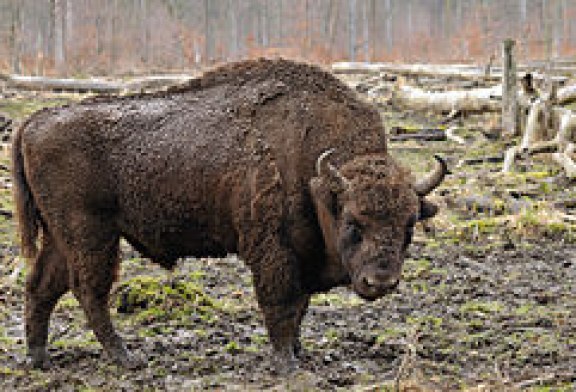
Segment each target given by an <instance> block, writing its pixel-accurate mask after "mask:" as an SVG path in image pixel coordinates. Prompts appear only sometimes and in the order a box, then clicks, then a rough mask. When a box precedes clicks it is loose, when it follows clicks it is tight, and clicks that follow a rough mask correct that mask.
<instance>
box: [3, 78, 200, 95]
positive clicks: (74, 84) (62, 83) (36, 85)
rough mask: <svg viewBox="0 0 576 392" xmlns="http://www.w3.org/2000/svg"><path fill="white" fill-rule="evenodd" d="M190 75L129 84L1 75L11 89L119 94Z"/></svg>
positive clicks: (160, 85)
mask: <svg viewBox="0 0 576 392" xmlns="http://www.w3.org/2000/svg"><path fill="white" fill-rule="evenodd" d="M191 78H192V76H190V75H157V76H147V77H142V78H137V79H133V80H129V81H127V82H124V83H123V82H118V81H111V80H106V79H99V78H91V79H71V78H64V79H59V78H49V77H43V76H23V75H0V80H4V82H5V83H6V85H7V86H8V87H11V88H17V89H22V90H37V91H46V90H49V91H66V92H79V93H88V92H91V93H99V94H117V93H121V92H131V91H140V90H144V89H153V88H161V87H167V86H172V85H176V84H180V83H184V82H186V81H188V80H190V79H191Z"/></svg>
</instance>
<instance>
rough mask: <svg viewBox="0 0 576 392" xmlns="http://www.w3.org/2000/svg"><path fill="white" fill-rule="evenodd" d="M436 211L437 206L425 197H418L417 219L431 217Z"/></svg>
mask: <svg viewBox="0 0 576 392" xmlns="http://www.w3.org/2000/svg"><path fill="white" fill-rule="evenodd" d="M437 213H438V206H437V205H436V204H434V203H432V202H430V201H428V200H426V199H420V215H419V216H418V220H421V221H422V220H426V219H430V218H432V217H433V216H434V215H436V214H437Z"/></svg>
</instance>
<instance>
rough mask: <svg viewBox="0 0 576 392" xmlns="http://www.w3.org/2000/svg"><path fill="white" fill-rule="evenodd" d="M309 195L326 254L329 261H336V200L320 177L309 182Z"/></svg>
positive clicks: (328, 186) (326, 183)
mask: <svg viewBox="0 0 576 392" xmlns="http://www.w3.org/2000/svg"><path fill="white" fill-rule="evenodd" d="M309 185H310V193H311V194H312V201H313V202H314V207H315V208H316V218H317V219H318V225H319V226H320V229H321V230H322V237H323V238H324V246H325V247H326V253H327V255H328V257H329V259H331V260H337V259H338V256H337V255H338V253H337V250H336V237H337V227H336V219H337V204H338V203H337V198H336V195H335V194H334V193H333V192H332V191H331V190H330V185H329V184H328V182H327V181H326V180H325V179H324V178H322V177H314V178H312V179H311V180H310V184H309Z"/></svg>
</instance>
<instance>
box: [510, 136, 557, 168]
mask: <svg viewBox="0 0 576 392" xmlns="http://www.w3.org/2000/svg"><path fill="white" fill-rule="evenodd" d="M554 152H558V142H557V141H555V140H550V141H545V142H540V143H535V144H533V145H531V146H528V147H527V148H520V147H519V146H512V147H510V148H509V149H508V150H507V151H506V153H505V154H504V164H503V165H502V172H503V173H509V172H510V171H511V170H512V165H513V164H514V160H515V159H516V158H522V157H524V156H531V155H535V154H541V153H554Z"/></svg>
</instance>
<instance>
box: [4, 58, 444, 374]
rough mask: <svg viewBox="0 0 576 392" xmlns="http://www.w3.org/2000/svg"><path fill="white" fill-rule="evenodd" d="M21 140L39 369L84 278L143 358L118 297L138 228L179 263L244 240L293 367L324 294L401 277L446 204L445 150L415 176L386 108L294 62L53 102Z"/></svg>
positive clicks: (157, 256)
mask: <svg viewBox="0 0 576 392" xmlns="http://www.w3.org/2000/svg"><path fill="white" fill-rule="evenodd" d="M329 148H335V150H333V151H330V152H329V153H325V152H326V150H328V149H329ZM12 151H13V173H14V196H15V200H16V209H17V217H18V220H19V230H20V238H21V246H22V254H23V255H24V256H26V257H30V258H33V262H32V263H31V270H30V272H29V275H28V278H27V283H26V320H25V322H26V337H27V345H28V354H29V357H30V359H31V362H32V364H33V365H34V366H37V367H42V366H44V365H45V361H46V340H47V335H48V322H49V318H50V314H51V312H52V310H53V309H54V306H55V305H56V303H57V301H58V299H59V298H60V297H61V296H62V295H63V294H64V293H65V292H67V291H68V290H71V291H72V292H73V293H74V295H75V296H76V297H77V298H78V300H79V302H80V304H81V306H82V307H83V309H84V311H85V314H86V317H87V319H88V323H89V326H90V327H91V328H92V329H93V330H94V333H95V334H96V337H97V338H98V340H99V341H100V343H101V344H102V346H103V347H104V349H105V351H106V352H107V353H108V355H109V356H110V357H111V358H112V359H113V360H114V361H115V362H117V363H119V364H121V365H125V366H128V367H131V366H133V365H134V361H133V360H131V359H130V356H129V354H128V353H127V351H126V349H125V348H124V345H123V343H122V340H121V338H120V337H119V336H118V334H117V333H116V331H115V329H114V327H113V325H112V322H111V320H110V314H109V310H108V306H107V304H108V296H109V291H110V288H111V285H112V283H113V281H114V279H115V276H116V273H117V269H118V265H119V257H118V243H119V239H120V238H122V237H123V238H126V239H127V240H128V241H129V242H130V243H131V244H132V245H133V246H134V247H135V248H136V249H138V250H139V251H140V252H141V253H143V254H144V255H145V256H147V257H150V258H151V259H152V260H153V261H154V262H157V263H159V264H161V265H162V266H164V267H166V268H171V267H172V266H174V264H175V261H176V260H177V259H178V258H180V257H183V256H197V257H202V256H222V255H225V254H227V253H233V252H236V253H238V254H239V255H240V256H241V258H242V259H243V260H244V261H245V262H246V263H247V264H248V265H249V267H250V269H251V271H252V274H253V278H254V279H253V280H254V288H255V292H256V296H257V299H258V303H259V305H260V308H261V310H262V312H263V314H264V320H265V323H266V327H267V329H268V334H269V336H270V341H271V343H272V346H273V350H274V353H275V356H276V358H278V362H279V364H280V370H286V369H289V368H291V366H292V365H293V364H294V353H295V351H296V349H297V348H298V346H299V343H298V335H299V329H300V324H301V320H302V318H303V317H304V314H305V313H306V309H307V306H308V302H309V298H310V296H311V295H312V294H314V293H317V292H321V291H326V290H329V289H331V288H332V287H335V286H338V285H343V284H350V283H351V284H352V287H353V288H354V290H355V291H356V292H357V293H358V294H359V295H361V296H362V297H364V298H366V299H370V300H373V299H376V298H378V297H380V296H382V295H384V294H386V293H387V292H388V291H390V290H391V289H392V288H394V287H395V285H397V283H398V279H399V277H400V271H401V265H402V261H403V257H404V250H405V248H406V246H407V244H408V243H409V242H410V235H411V234H410V233H411V231H412V226H413V225H414V223H415V222H416V220H417V219H426V218H429V217H431V216H432V215H434V214H435V213H436V211H437V208H436V206H434V205H432V204H431V203H429V202H427V201H426V200H425V199H424V196H425V195H426V194H427V193H429V192H430V191H432V189H434V188H435V187H436V186H438V184H439V183H440V182H441V181H442V178H443V177H444V175H445V174H446V171H447V170H446V166H445V164H444V163H443V161H442V160H440V159H439V162H440V164H439V166H438V169H437V170H436V171H435V172H434V173H433V175H431V176H430V177H428V178H426V179H424V180H422V181H419V182H418V183H415V184H413V181H412V179H411V177H410V175H409V173H408V171H406V170H404V169H402V168H401V167H400V166H398V165H397V164H396V162H395V161H394V160H393V159H392V158H391V157H390V156H389V155H388V154H387V151H386V141H385V131H384V129H383V126H382V124H381V119H380V117H379V115H378V113H377V112H376V111H375V109H373V108H372V107H371V106H369V105H367V104H365V103H363V102H361V101H359V100H358V99H357V98H356V96H355V94H354V93H353V92H352V91H351V90H349V89H348V88H347V87H346V86H344V85H343V84H342V83H341V82H339V81H338V80H337V79H336V78H334V77H333V76H331V75H330V74H329V73H326V72H324V71H322V70H321V69H319V68H317V67H315V66H311V65H306V64H299V63H294V62H291V61H286V60H258V61H246V62H241V63H236V64H230V65H226V66H223V67H221V68H218V69H216V70H214V71H212V72H209V73H207V74H205V75H204V76H203V77H202V78H200V79H195V80H193V81H191V82H190V83H189V84H188V85H186V86H183V87H179V88H175V89H171V90H169V91H167V92H160V93H153V94H141V95H135V96H129V97H105V98H93V99H89V100H85V101H82V102H80V103H78V104H75V105H71V106H64V107H61V108H55V109H45V110H42V111H40V112H37V113H36V114H34V115H33V116H32V117H31V118H29V119H28V120H27V121H26V122H25V123H24V124H23V126H22V127H21V128H20V129H19V130H18V132H17V133H16V135H15V138H14V142H13V150H12ZM38 237H40V248H39V249H38V250H37V249H36V242H37V239H38Z"/></svg>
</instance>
